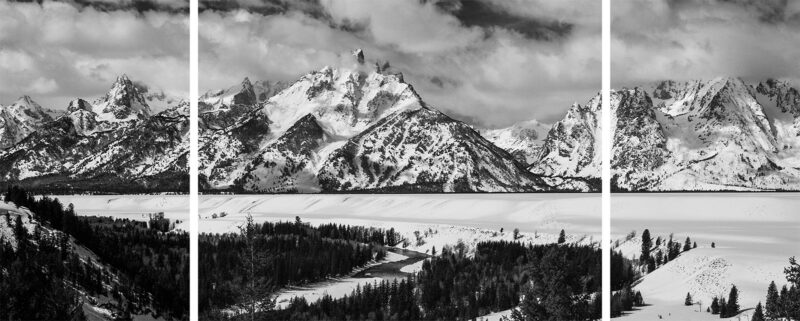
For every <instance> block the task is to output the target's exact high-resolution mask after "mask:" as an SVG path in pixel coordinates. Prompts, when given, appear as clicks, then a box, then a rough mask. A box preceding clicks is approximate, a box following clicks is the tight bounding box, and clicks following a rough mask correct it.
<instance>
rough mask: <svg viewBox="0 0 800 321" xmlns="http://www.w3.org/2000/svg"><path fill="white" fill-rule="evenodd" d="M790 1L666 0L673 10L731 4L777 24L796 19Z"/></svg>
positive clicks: (760, 18)
mask: <svg viewBox="0 0 800 321" xmlns="http://www.w3.org/2000/svg"><path fill="white" fill-rule="evenodd" d="M790 1H794V0H712V1H698V0H667V3H668V4H669V6H670V7H671V8H673V9H675V10H692V9H693V8H695V7H696V6H699V5H709V6H714V5H718V6H719V5H732V6H737V7H741V8H743V9H745V10H748V11H751V12H752V13H753V14H754V16H756V17H758V19H759V20H760V21H761V22H764V23H770V24H777V23H783V22H790V21H797V19H798V17H800V16H798V14H797V12H791V11H790V9H791V7H790Z"/></svg>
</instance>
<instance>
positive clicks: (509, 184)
mask: <svg viewBox="0 0 800 321" xmlns="http://www.w3.org/2000/svg"><path fill="white" fill-rule="evenodd" d="M319 177H320V182H321V183H322V186H323V188H324V189H326V190H358V189H376V190H377V189H382V188H387V187H396V188H401V190H405V189H406V188H407V189H408V190H411V191H413V190H431V191H441V192H521V191H542V190H549V186H548V185H546V184H545V183H544V182H543V181H542V180H541V179H539V178H538V177H536V176H533V175H531V174H530V173H529V172H528V171H526V170H525V168H523V167H522V165H521V164H519V163H518V162H516V161H514V160H513V158H512V157H511V155H509V154H508V153H507V152H506V151H504V150H502V149H500V148H499V147H497V146H495V145H494V144H492V143H490V142H489V141H487V140H486V139H484V138H483V137H481V136H480V134H478V133H477V132H475V131H474V130H472V128H471V127H469V126H467V125H466V124H464V123H461V122H459V121H456V120H453V119H452V118H449V117H447V116H446V115H444V114H442V113H440V112H438V111H436V110H434V109H430V108H420V109H417V110H407V111H401V112H397V113H394V114H392V115H390V116H389V117H386V118H384V119H382V120H381V121H379V122H378V123H377V124H375V125H374V126H372V127H370V128H369V129H367V130H366V131H364V132H362V133H361V134H359V135H358V136H356V137H353V138H352V139H350V140H349V141H348V142H347V143H346V144H345V145H344V146H343V147H342V148H340V149H338V150H337V151H336V152H335V153H333V154H332V155H331V156H330V157H329V158H328V161H327V162H326V163H325V165H324V166H323V168H322V169H321V170H320V174H319Z"/></svg>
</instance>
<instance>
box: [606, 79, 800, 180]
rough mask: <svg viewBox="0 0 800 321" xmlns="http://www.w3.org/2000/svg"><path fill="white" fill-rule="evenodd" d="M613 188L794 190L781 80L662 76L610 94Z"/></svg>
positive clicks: (793, 147)
mask: <svg viewBox="0 0 800 321" xmlns="http://www.w3.org/2000/svg"><path fill="white" fill-rule="evenodd" d="M611 110H612V113H613V115H612V118H613V119H612V123H613V124H614V128H613V130H614V144H613V156H612V157H613V158H612V164H611V166H612V175H613V177H612V182H611V183H612V188H614V189H615V190H617V191H761V190H800V93H798V91H797V89H796V88H795V87H793V86H792V85H791V84H790V83H789V82H788V81H781V80H775V79H768V80H765V81H761V82H752V83H748V82H745V81H744V80H742V79H739V78H735V77H719V78H715V79H712V80H707V81H687V82H675V81H663V82H658V83H655V84H651V85H648V86H642V87H636V88H633V89H623V90H618V91H613V92H612V93H611Z"/></svg>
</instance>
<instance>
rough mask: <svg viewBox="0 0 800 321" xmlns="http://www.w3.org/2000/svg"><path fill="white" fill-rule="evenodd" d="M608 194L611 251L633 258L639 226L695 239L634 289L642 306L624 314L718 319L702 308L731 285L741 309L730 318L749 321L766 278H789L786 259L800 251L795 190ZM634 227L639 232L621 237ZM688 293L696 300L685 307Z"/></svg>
mask: <svg viewBox="0 0 800 321" xmlns="http://www.w3.org/2000/svg"><path fill="white" fill-rule="evenodd" d="M611 199H612V201H611V202H612V224H611V225H612V240H619V245H618V246H617V247H616V250H620V251H622V253H623V255H624V256H626V257H628V258H638V256H639V253H640V251H641V238H640V235H641V233H642V231H643V230H644V229H649V231H650V233H651V237H652V238H653V239H655V238H656V237H661V238H662V239H664V240H666V239H668V238H669V235H670V234H671V233H674V239H675V240H676V241H678V242H683V241H684V239H685V238H686V237H690V238H691V240H692V241H693V242H696V243H697V245H698V247H697V248H696V249H692V250H690V251H688V252H684V253H682V254H680V255H679V256H678V257H677V258H676V259H674V260H672V261H670V262H669V263H667V264H665V265H663V266H661V267H659V268H658V269H656V270H655V271H654V272H652V273H650V274H647V275H646V276H644V277H643V279H642V280H641V282H639V283H638V284H637V285H636V286H635V287H634V289H635V290H638V291H641V293H642V296H643V297H644V301H645V304H646V305H647V306H645V307H641V308H637V309H638V310H636V311H633V312H630V313H628V314H626V315H625V316H624V317H623V318H624V319H630V320H658V319H667V320H706V319H708V320H711V319H719V316H718V315H712V314H710V313H708V312H706V309H707V308H708V306H709V304H710V303H711V301H712V298H713V297H714V296H721V295H725V296H727V295H728V291H729V290H730V288H731V286H732V285H736V287H737V288H738V290H739V304H740V306H741V310H742V311H744V312H742V313H741V314H740V315H739V316H738V317H734V318H732V319H733V320H738V319H737V318H741V320H750V318H749V316H751V315H752V313H753V310H752V308H754V307H755V306H756V304H757V303H758V302H761V303H762V304H764V303H765V298H766V294H767V286H768V285H769V283H770V282H771V281H775V283H776V284H777V286H778V288H780V287H781V286H782V285H783V284H786V282H787V281H786V278H785V276H784V274H783V269H784V268H785V267H787V266H788V265H789V261H788V259H789V257H791V256H800V247H798V244H800V236H799V235H800V216H798V215H797V214H798V213H797V209H798V208H800V195H797V194H790V193H758V194H756V193H744V194H742V193H740V194H732V193H714V194H711V193H692V194H673V193H663V194H647V195H630V194H614V195H613V196H612V198H611ZM631 231H636V233H637V236H636V237H634V238H632V239H630V240H629V241H626V235H627V234H628V233H630V232H631ZM712 242H714V243H715V244H714V245H715V247H713V248H712V246H711V243H712ZM687 292H688V293H691V295H692V297H693V298H694V301H695V305H693V306H685V305H684V298H685V297H686V293H687ZM700 304H702V308H701V306H700Z"/></svg>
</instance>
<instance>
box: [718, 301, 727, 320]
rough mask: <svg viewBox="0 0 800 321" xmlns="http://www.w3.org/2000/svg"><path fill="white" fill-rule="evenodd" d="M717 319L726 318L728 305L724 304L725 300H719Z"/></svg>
mask: <svg viewBox="0 0 800 321" xmlns="http://www.w3.org/2000/svg"><path fill="white" fill-rule="evenodd" d="M719 317H720V318H727V317H728V303H727V302H725V298H724V297H721V298H719Z"/></svg>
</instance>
